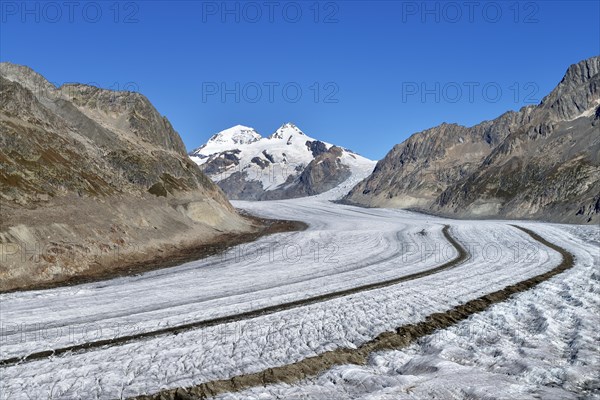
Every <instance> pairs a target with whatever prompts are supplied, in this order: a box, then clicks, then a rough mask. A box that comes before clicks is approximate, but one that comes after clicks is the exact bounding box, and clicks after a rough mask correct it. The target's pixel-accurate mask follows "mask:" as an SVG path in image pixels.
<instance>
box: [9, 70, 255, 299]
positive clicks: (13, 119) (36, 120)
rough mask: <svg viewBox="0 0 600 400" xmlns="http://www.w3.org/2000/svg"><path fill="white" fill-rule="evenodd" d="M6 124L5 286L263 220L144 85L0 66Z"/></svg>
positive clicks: (53, 277)
mask: <svg viewBox="0 0 600 400" xmlns="http://www.w3.org/2000/svg"><path fill="white" fill-rule="evenodd" d="M0 129H1V135H0V167H1V168H0V184H1V189H2V190H0V210H1V217H2V218H1V220H0V246H1V247H2V248H1V249H0V250H2V253H3V254H8V255H9V256H7V257H4V258H3V259H2V260H0V277H1V278H2V279H1V282H2V284H1V285H0V290H5V289H10V288H17V287H26V286H28V285H35V284H38V283H45V282H51V281H61V280H65V279H69V278H71V277H73V276H77V275H80V274H85V273H93V272H95V271H98V270H102V269H110V268H120V267H123V266H124V265H127V264H128V263H129V264H130V263H132V262H139V261H142V259H144V257H149V256H150V255H152V254H159V253H161V252H162V253H163V254H165V255H166V254H169V251H171V250H173V249H174V248H184V247H186V246H191V245H198V244H201V243H207V242H210V241H211V240H213V239H214V238H216V237H218V236H220V235H223V234H226V233H236V232H247V231H252V230H254V229H255V227H254V226H252V223H250V222H249V221H248V220H246V219H244V218H242V217H241V216H239V215H238V214H237V213H236V212H235V210H234V209H233V207H232V206H231V204H229V202H228V200H227V198H226V197H225V195H224V194H223V192H222V191H221V190H220V189H219V188H218V187H217V186H216V185H214V184H213V183H212V181H211V180H210V179H208V178H207V177H206V176H205V175H204V174H203V173H202V172H201V171H200V169H199V168H198V166H197V165H196V164H195V163H193V162H192V161H191V160H190V159H189V157H188V156H187V153H186V150H185V146H184V144H183V142H182V140H181V138H180V137H179V135H178V134H177V132H175V130H174V129H173V127H172V126H171V124H170V123H169V121H168V120H167V119H166V118H165V117H163V116H162V115H160V114H159V113H158V111H157V110H156V109H155V108H154V107H153V106H152V104H151V103H150V101H149V100H148V99H147V98H146V97H144V96H143V95H141V94H139V93H134V92H114V91H110V90H105V89H100V88H97V87H93V86H88V85H81V84H66V85H62V86H60V87H55V86H54V85H52V84H51V83H50V82H48V81H47V80H46V79H45V78H44V77H42V76H41V75H39V74H37V73H36V72H34V71H33V70H31V69H30V68H28V67H25V66H20V65H15V64H10V63H1V64H0ZM31 249H33V250H31Z"/></svg>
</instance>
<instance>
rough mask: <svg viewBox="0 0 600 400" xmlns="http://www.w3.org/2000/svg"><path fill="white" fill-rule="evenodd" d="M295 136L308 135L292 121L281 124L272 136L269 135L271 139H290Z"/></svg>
mask: <svg viewBox="0 0 600 400" xmlns="http://www.w3.org/2000/svg"><path fill="white" fill-rule="evenodd" d="M294 136H304V137H306V135H305V134H304V132H302V131H301V130H300V128H298V127H297V126H296V125H294V124H293V123H291V122H286V123H285V124H283V125H281V126H280V127H279V128H278V129H277V130H276V131H275V132H274V133H273V134H272V135H271V136H269V139H286V140H287V139H289V138H290V137H294Z"/></svg>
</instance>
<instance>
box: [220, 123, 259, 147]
mask: <svg viewBox="0 0 600 400" xmlns="http://www.w3.org/2000/svg"><path fill="white" fill-rule="evenodd" d="M261 138H262V136H260V134H259V133H258V132H256V131H255V130H254V128H250V127H248V126H244V125H236V126H232V127H231V128H228V129H225V130H223V131H221V132H219V133H217V134H215V135H213V136H212V137H211V138H210V139H209V143H210V142H213V143H233V144H248V143H252V142H256V141H257V140H260V139H261Z"/></svg>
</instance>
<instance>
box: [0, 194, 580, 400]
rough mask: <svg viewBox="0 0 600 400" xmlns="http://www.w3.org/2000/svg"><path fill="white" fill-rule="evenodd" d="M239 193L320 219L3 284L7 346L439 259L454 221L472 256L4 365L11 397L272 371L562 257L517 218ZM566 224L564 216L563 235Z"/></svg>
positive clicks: (335, 283) (270, 213)
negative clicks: (184, 257)
mask: <svg viewBox="0 0 600 400" xmlns="http://www.w3.org/2000/svg"><path fill="white" fill-rule="evenodd" d="M235 205H236V206H237V207H240V208H243V209H246V210H248V211H250V212H253V213H255V214H260V215H262V216H266V217H272V218H282V219H298V220H302V221H306V222H307V223H308V224H309V225H310V227H309V229H308V230H306V231H303V232H293V233H285V234H277V235H273V236H269V237H265V238H262V239H260V240H258V241H256V242H254V243H251V244H247V245H241V246H237V247H235V248H233V249H231V250H230V251H228V252H226V253H225V254H223V255H219V256H213V257H209V258H206V259H203V260H200V261H195V262H190V263H186V264H183V265H180V266H177V267H172V268H168V269H163V270H159V271H153V272H148V273H145V274H143V275H140V276H132V277H126V278H118V279H113V280H109V281H103V282H97V283H90V284H83V285H78V286H74V287H65V288H56V289H51V290H43V291H30V292H22V293H10V294H3V295H0V304H1V309H0V318H1V320H2V326H3V335H2V346H1V350H0V355H1V357H0V358H1V359H6V358H10V357H22V356H26V355H28V354H30V353H34V352H40V351H44V350H52V349H57V348H61V347H65V346H71V345H74V344H81V343H86V342H93V341H97V340H100V339H103V338H113V337H119V336H127V335H130V334H132V333H139V332H152V331H155V330H158V329H162V328H164V327H168V326H178V325H181V324H186V323H190V322H194V321H202V320H205V319H209V318H214V317H217V316H226V315H233V314H239V313H242V312H245V311H249V310H253V309H259V308H262V307H266V306H269V305H276V304H281V303H285V302H290V301H295V300H301V299H306V298H309V297H314V296H316V295H319V294H325V293H330V292H332V291H337V290H342V289H350V288H353V287H358V286H361V285H365V284H368V283H374V282H380V281H384V280H388V279H393V278H396V277H401V276H404V275H409V274H412V273H415V272H419V271H425V270H428V269H432V268H434V267H436V266H438V265H441V264H443V263H445V262H447V261H448V260H450V259H453V258H455V257H456V256H457V252H456V249H455V248H454V247H453V246H451V245H450V244H449V243H448V242H447V241H446V239H445V238H444V236H443V234H442V228H443V226H444V225H449V226H450V232H451V234H452V236H453V237H454V238H455V239H456V240H458V241H459V242H460V243H461V244H462V245H463V246H464V247H465V248H466V249H467V250H468V252H469V254H470V257H469V259H468V260H466V261H465V262H463V263H462V264H460V265H458V266H456V267H454V268H452V269H450V270H445V271H442V272H439V273H436V274H432V275H429V276H426V277H422V278H419V279H414V280H411V281H407V282H402V283H399V284H396V285H392V286H389V287H385V288H379V289H374V290H368V291H362V292H359V293H355V294H352V295H348V296H344V297H340V298H336V299H332V300H327V301H323V302H319V303H315V304H310V305H306V306H299V307H295V308H293V309H289V310H285V311H281V312H275V313H271V314H268V315H262V316H258V317H253V318H245V319H240V320H238V321H235V322H230V323H226V324H220V325H217V326H212V327H207V328H201V329H192V330H188V331H184V332H181V333H179V334H177V335H172V334H165V335H159V336H156V337H151V338H145V339H140V340H136V341H131V342H127V343H124V344H119V345H114V346H108V347H103V348H94V349H89V350H86V351H81V352H76V353H73V354H62V355H60V356H55V357H46V358H42V359H39V360H30V361H27V362H23V363H20V364H17V365H8V366H4V367H2V368H1V376H2V379H1V380H0V393H1V396H2V397H1V398H2V399H29V398H39V399H42V398H53V399H57V398H91V399H93V398H99V399H112V398H121V397H126V396H133V395H137V394H142V393H152V392H156V391H158V390H160V389H163V388H173V387H180V386H191V385H196V384H199V383H202V382H206V381H211V380H216V379H227V378H230V377H233V376H237V375H243V374H247V373H251V372H258V371H261V370H264V369H266V368H269V367H273V366H280V365H286V364H289V363H291V362H294V361H298V360H300V359H303V358H305V357H309V356H312V355H315V354H319V353H321V352H323V351H327V350H331V349H335V348H339V347H354V346H358V345H360V344H361V343H364V342H366V341H368V340H370V339H372V338H373V337H375V336H376V335H378V334H379V333H381V332H384V331H387V330H391V329H394V328H396V327H398V326H402V325H405V324H410V323H414V322H418V321H420V320H422V319H423V318H425V317H426V316H427V315H429V314H431V313H433V312H443V311H446V310H448V309H450V308H452V307H454V306H456V305H458V304H461V303H463V302H465V301H468V300H470V299H474V298H477V297H479V296H481V295H482V294H485V293H488V292H491V291H495V290H499V289H502V288H503V287H505V286H507V285H510V284H513V283H516V282H519V281H522V280H524V279H527V278H528V277H532V276H535V275H537V274H540V273H542V272H545V271H548V270H551V269H552V268H553V267H555V266H556V265H557V264H558V263H559V262H560V260H561V255H560V254H558V253H557V252H555V251H553V250H551V249H548V248H546V247H544V246H542V245H540V243H538V242H536V241H535V240H533V239H532V238H531V237H530V236H528V235H527V234H525V233H524V232H522V231H520V230H517V229H515V228H514V227H512V226H510V225H509V224H508V223H506V222H503V221H473V222H470V221H454V220H448V219H441V218H437V217H432V216H425V215H420V214H415V213H410V212H406V211H401V210H386V209H363V208H357V207H352V206H346V205H338V204H334V203H331V202H329V201H327V200H326V199H325V198H324V196H321V197H319V196H316V197H314V198H304V199H296V200H284V201H273V202H256V203H252V202H236V203H235ZM527 226H528V227H529V228H530V229H532V230H534V231H537V230H547V229H550V228H547V226H546V225H545V224H534V223H530V224H527ZM562 229H563V228H562V227H561V226H553V227H552V232H556V233H555V234H556V235H557V241H560V238H561V232H563V231H562ZM564 229H566V228H564ZM544 232H545V231H544ZM565 235H566V234H565ZM578 251H581V252H589V251H590V248H589V247H588V248H586V247H581V248H580V249H579V250H578ZM50 396H51V397H50Z"/></svg>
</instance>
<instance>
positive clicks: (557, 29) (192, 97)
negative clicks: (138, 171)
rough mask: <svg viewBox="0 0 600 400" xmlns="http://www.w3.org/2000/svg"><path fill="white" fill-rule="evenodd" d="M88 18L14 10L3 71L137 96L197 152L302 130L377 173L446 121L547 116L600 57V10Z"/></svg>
mask: <svg viewBox="0 0 600 400" xmlns="http://www.w3.org/2000/svg"><path fill="white" fill-rule="evenodd" d="M78 3H79V4H78V5H75V6H69V5H68V4H65V3H64V2H62V1H58V2H50V3H47V2H27V3H23V2H21V1H16V2H12V1H2V2H1V3H0V5H1V8H0V13H1V14H0V18H1V31H0V34H1V35H0V59H1V60H2V61H11V62H14V63H18V64H25V65H28V66H30V67H32V68H33V69H35V70H36V71H38V72H40V73H41V74H43V75H44V76H45V77H46V78H47V79H49V80H50V81H52V82H54V83H59V84H60V83H63V82H74V81H77V82H82V83H90V82H94V83H96V84H98V85H99V86H102V87H109V88H125V89H137V90H139V91H140V92H142V93H143V94H145V95H146V96H147V97H148V98H149V99H150V100H151V101H152V103H153V104H154V105H155V106H156V108H157V109H158V110H159V111H160V112H161V113H162V114H164V115H166V116H167V117H168V118H169V120H170V121H171V122H172V123H173V125H174V127H175V129H177V131H178V132H179V133H180V134H181V136H182V137H183V139H184V142H185V143H186V145H187V147H188V149H191V148H193V147H196V146H198V145H200V144H202V143H203V142H204V141H205V140H206V139H207V138H208V137H209V136H210V135H212V134H213V133H215V132H217V131H219V130H222V129H225V128H227V127H229V126H232V125H235V124H243V125H249V126H252V127H254V128H256V129H257V130H258V131H259V132H260V133H262V134H263V135H268V134H270V133H272V132H273V131H274V130H275V129H276V128H277V127H278V126H279V125H281V124H282V123H284V122H287V121H291V122H294V123H296V124H297V125H298V126H299V127H300V128H301V129H303V130H304V131H305V132H306V133H308V134H310V135H311V136H313V137H316V138H319V139H322V140H326V141H329V142H332V143H335V144H339V145H341V146H344V147H348V148H350V149H353V150H355V151H357V152H359V153H362V154H364V155H365V156H367V157H370V158H373V159H379V158H381V157H383V156H384V155H385V154H386V153H387V151H389V149H391V147H392V146H393V145H394V144H396V143H399V142H401V141H403V140H404V139H406V138H407V137H408V136H409V135H411V134H412V133H414V132H417V131H420V130H423V129H426V128H429V127H432V126H434V125H437V124H439V123H441V122H457V123H460V124H465V125H473V124H476V123H478V122H480V121H482V120H485V119H491V118H494V117H496V116H498V115H500V114H501V113H503V112H504V111H507V110H511V109H512V110H515V109H518V108H520V107H521V106H523V105H525V104H528V103H531V102H536V103H537V102H539V101H540V100H541V98H542V97H543V96H544V95H546V94H547V93H548V92H549V91H550V90H551V89H552V88H553V87H554V86H555V85H556V84H557V83H558V82H559V81H560V79H561V78H562V76H563V74H564V72H565V70H566V68H567V67H568V66H569V65H570V64H572V63H575V62H578V61H580V60H582V59H585V58H588V57H591V56H593V55H598V54H600V25H599V24H600V22H599V21H600V6H599V2H598V1H582V2H577V1H565V2H560V1H533V2H532V1H523V2H518V3H517V2H514V1H506V2H504V1H499V2H484V1H481V2H479V4H478V5H471V4H472V3H470V2H462V1H458V2H427V3H423V2H421V1H416V2H412V1H408V2H407V1H398V2H392V1H388V2H360V1H337V2H327V1H325V2H319V3H316V2H314V1H298V2H285V1H280V2H271V3H268V2H265V1H263V0H260V1H257V2H229V3H226V5H225V6H223V4H224V3H222V2H220V1H218V2H212V1H209V2H202V1H180V2H175V1H171V2H161V1H136V2H128V1H124V2H115V1H99V2H86V1H79V2H78ZM265 3H267V4H265ZM70 7H73V8H70ZM222 89H225V90H226V92H223V91H222ZM257 89H260V92H259V91H258V90H257ZM298 89H300V90H301V92H302V94H301V96H298V94H297V93H298V92H297V91H298ZM459 89H460V92H459ZM498 89H500V90H501V93H500V94H498V92H497V91H498ZM424 90H425V92H424ZM223 95H224V98H223ZM236 96H237V97H238V98H237V99H236Z"/></svg>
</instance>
